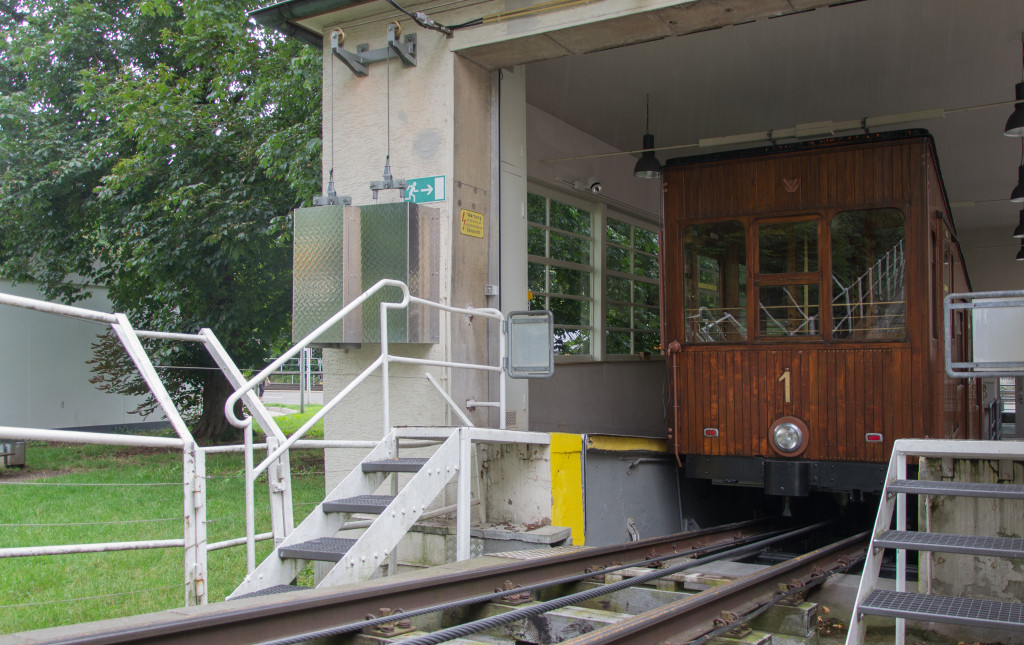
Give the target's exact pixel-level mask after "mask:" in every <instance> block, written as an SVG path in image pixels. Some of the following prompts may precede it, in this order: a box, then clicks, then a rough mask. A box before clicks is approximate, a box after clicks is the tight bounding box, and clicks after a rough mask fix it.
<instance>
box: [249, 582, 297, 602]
mask: <svg viewBox="0 0 1024 645" xmlns="http://www.w3.org/2000/svg"><path fill="white" fill-rule="evenodd" d="M311 588H312V587H300V586H299V585H274V586H273V587H267V588H266V589H260V590H259V591H253V592H252V593H247V594H243V595H241V596H239V597H238V598H232V600H241V599H242V598H255V597H257V596H272V595H274V594H279V593H286V592H289V591H302V590H303V589H311Z"/></svg>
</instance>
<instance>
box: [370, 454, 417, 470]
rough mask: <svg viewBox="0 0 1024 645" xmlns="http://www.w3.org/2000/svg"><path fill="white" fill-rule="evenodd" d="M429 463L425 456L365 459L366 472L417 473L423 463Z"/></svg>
mask: <svg viewBox="0 0 1024 645" xmlns="http://www.w3.org/2000/svg"><path fill="white" fill-rule="evenodd" d="M425 463H427V459H426V458H425V457H399V458H398V459H385V460H383V461H364V462H363V472H364V473H415V472H419V470H420V468H422V467H423V464H425Z"/></svg>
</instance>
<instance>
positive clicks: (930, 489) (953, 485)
mask: <svg viewBox="0 0 1024 645" xmlns="http://www.w3.org/2000/svg"><path fill="white" fill-rule="evenodd" d="M887 490H889V491H891V492H894V493H910V494H912V495H954V496H960V497H998V498H1001V499H1024V486H1022V485H1020V484H978V483H973V482H949V481H926V480H922V479H906V480H901V481H896V482H893V483H891V484H889V486H888V488H887Z"/></svg>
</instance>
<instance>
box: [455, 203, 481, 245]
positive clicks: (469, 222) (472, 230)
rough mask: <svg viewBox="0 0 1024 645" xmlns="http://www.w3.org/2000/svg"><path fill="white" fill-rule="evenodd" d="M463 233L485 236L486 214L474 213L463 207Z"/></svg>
mask: <svg viewBox="0 0 1024 645" xmlns="http://www.w3.org/2000/svg"><path fill="white" fill-rule="evenodd" d="M460 230H461V231H462V234H463V235H469V236H470V237H480V238H482V237H483V236H484V215H483V213H474V212H473V211H468V210H466V209H465V208H463V209H462V224H461V229H460Z"/></svg>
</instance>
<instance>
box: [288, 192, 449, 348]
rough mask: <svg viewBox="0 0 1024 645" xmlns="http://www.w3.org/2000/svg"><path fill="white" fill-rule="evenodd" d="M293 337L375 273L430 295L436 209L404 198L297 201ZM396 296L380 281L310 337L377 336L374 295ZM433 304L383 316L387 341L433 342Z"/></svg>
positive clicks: (435, 292)
mask: <svg viewBox="0 0 1024 645" xmlns="http://www.w3.org/2000/svg"><path fill="white" fill-rule="evenodd" d="M294 222H295V224H294V226H295V232H294V233H295V234H294V245H295V246H294V259H293V290H292V338H293V340H299V339H301V338H303V337H305V336H306V335H308V334H309V333H310V332H311V331H313V330H314V329H316V328H317V327H318V326H320V325H321V324H322V323H323V322H324V321H325V320H327V319H328V318H330V317H331V316H333V315H334V314H335V313H337V312H338V311H339V310H340V309H341V308H342V307H344V306H345V305H346V304H348V303H349V302H351V301H352V300H354V299H355V298H357V297H358V296H359V295H360V294H362V293H363V292H364V291H365V290H366V289H369V288H370V287H372V286H373V285H374V284H376V283H377V282H378V281H380V280H382V279H385V278H388V279H393V280H401V281H403V282H405V283H406V284H408V285H409V290H410V292H411V293H412V294H413V295H415V296H419V297H421V298H424V299H427V300H433V301H435V302H436V301H437V299H438V296H439V293H440V282H439V280H440V272H439V267H440V258H439V255H438V248H439V239H440V237H439V236H440V215H439V213H438V211H437V210H436V209H433V208H421V207H418V206H416V205H414V204H407V203H404V202H399V203H392V204H371V205H367V206H359V207H343V206H319V207H313V208H300V209H298V210H296V211H295V216H294ZM400 299H401V292H400V291H399V290H398V289H393V288H387V289H384V290H382V291H381V292H379V293H378V294H377V295H376V296H375V297H374V298H371V299H370V300H368V301H367V302H366V303H364V305H363V306H362V307H361V308H360V309H361V311H355V312H352V314H351V315H349V316H347V317H346V318H345V320H344V321H342V322H341V323H339V324H338V325H335V326H334V327H332V328H331V329H330V330H328V331H327V332H326V333H325V334H324V335H323V336H322V337H320V338H319V339H318V341H317V344H338V343H378V342H380V307H379V305H380V302H382V301H390V302H396V301H398V300H400ZM439 321H440V316H439V314H438V312H437V310H435V309H426V308H421V307H416V306H413V307H410V309H409V310H407V311H395V312H392V313H391V314H390V315H389V316H388V338H389V341H390V342H393V343H436V342H438V341H439V339H440V332H439V329H440V323H439Z"/></svg>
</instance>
